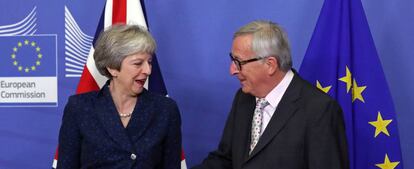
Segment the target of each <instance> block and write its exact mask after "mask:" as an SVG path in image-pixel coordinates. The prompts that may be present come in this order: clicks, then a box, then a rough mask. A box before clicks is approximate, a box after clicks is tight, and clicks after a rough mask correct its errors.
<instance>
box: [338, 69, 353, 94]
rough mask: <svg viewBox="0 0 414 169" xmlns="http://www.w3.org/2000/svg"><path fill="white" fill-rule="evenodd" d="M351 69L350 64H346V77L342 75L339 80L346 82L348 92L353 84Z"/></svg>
mask: <svg viewBox="0 0 414 169" xmlns="http://www.w3.org/2000/svg"><path fill="white" fill-rule="evenodd" d="M351 76H352V75H351V71H349V69H348V66H346V74H345V76H344V77H341V78H340V79H339V80H340V81H343V82H345V83H346V93H348V92H349V89H351V86H352V77H351Z"/></svg>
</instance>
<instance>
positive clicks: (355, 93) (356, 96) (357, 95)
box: [352, 79, 367, 103]
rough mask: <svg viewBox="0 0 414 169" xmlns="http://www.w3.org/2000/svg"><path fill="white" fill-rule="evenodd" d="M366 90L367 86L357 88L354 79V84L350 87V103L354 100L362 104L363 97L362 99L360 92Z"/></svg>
mask: <svg viewBox="0 0 414 169" xmlns="http://www.w3.org/2000/svg"><path fill="white" fill-rule="evenodd" d="M366 88H367V86H358V84H357V82H356V80H355V79H354V83H353V85H352V102H354V101H355V100H356V99H358V100H361V102H364V103H365V101H364V97H362V92H363V91H364V90H365V89H366Z"/></svg>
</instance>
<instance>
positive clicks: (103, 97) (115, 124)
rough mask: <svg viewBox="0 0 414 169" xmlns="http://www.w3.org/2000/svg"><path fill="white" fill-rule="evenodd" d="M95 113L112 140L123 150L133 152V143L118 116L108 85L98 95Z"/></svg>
mask: <svg viewBox="0 0 414 169" xmlns="http://www.w3.org/2000/svg"><path fill="white" fill-rule="evenodd" d="M94 112H95V113H96V114H97V117H98V119H99V120H100V122H101V123H102V126H103V128H104V129H105V130H106V132H107V133H108V135H109V136H110V137H111V139H112V140H114V142H116V143H117V144H118V145H119V146H120V147H121V148H122V149H124V150H127V151H129V150H131V147H132V146H131V142H130V140H129V138H128V135H127V133H126V131H125V128H124V126H123V125H122V122H121V119H120V118H119V116H118V111H117V110H116V107H115V104H114V102H113V100H112V96H111V94H110V92H109V88H108V86H107V85H105V86H104V87H103V88H102V89H101V91H100V93H99V95H98V98H97V103H96V106H95V110H94Z"/></svg>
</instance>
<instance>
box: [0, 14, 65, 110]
mask: <svg viewBox="0 0 414 169" xmlns="http://www.w3.org/2000/svg"><path fill="white" fill-rule="evenodd" d="M34 21H36V7H35V8H34V9H33V10H32V11H31V12H30V14H29V15H28V16H27V17H26V18H24V19H23V20H22V21H20V22H18V23H16V24H11V25H4V26H0V60H1V61H0V69H1V71H0V106H1V107H5V106H7V107H21V106H57V53H56V52H57V43H56V42H57V36H56V35H36V34H34V32H35V30H36V29H35V27H33V26H32V25H36V24H33V22H34ZM25 22H27V23H25ZM19 24H21V26H19ZM16 25H17V27H15V26H16ZM1 28H3V29H1ZM5 28H8V29H5ZM19 29H20V31H19ZM28 29H31V30H32V31H28V32H25V33H23V34H19V32H20V33H22V32H24V30H28ZM16 30H17V32H16ZM1 33H3V34H1Z"/></svg>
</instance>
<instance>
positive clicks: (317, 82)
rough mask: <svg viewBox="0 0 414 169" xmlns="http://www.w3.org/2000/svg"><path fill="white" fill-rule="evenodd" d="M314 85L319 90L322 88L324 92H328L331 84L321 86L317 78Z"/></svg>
mask: <svg viewBox="0 0 414 169" xmlns="http://www.w3.org/2000/svg"><path fill="white" fill-rule="evenodd" d="M316 87H317V88H318V89H320V90H322V91H323V92H325V93H328V92H329V90H331V87H332V86H326V87H322V85H321V83H319V80H316Z"/></svg>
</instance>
